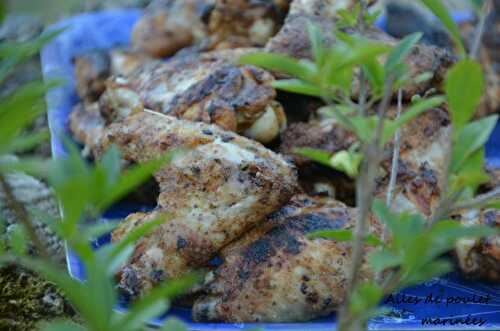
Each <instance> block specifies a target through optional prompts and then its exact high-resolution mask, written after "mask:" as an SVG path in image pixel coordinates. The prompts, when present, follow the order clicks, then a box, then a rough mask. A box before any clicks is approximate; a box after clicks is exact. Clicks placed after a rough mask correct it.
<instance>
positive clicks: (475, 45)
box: [469, 0, 490, 59]
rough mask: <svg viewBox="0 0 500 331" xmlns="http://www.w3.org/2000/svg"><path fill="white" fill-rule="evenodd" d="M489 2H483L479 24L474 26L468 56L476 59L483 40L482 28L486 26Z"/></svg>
mask: <svg viewBox="0 0 500 331" xmlns="http://www.w3.org/2000/svg"><path fill="white" fill-rule="evenodd" d="M489 4H490V1H488V0H486V1H485V2H484V4H483V8H482V9H481V17H480V19H479V24H478V25H477V27H476V31H475V35H474V40H473V42H472V47H471V49H470V54H469V56H470V57H471V58H472V59H476V58H477V56H478V53H479V48H480V47H481V41H482V40H483V34H484V28H485V26H486V17H487V16H488V12H489V7H490V6H489Z"/></svg>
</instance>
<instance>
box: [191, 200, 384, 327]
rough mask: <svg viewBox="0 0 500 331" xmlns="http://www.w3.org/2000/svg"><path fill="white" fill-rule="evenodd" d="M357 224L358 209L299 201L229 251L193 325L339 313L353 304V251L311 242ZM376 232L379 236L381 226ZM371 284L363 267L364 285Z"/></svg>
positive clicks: (347, 245) (289, 319) (339, 245)
mask: <svg viewBox="0 0 500 331" xmlns="http://www.w3.org/2000/svg"><path fill="white" fill-rule="evenodd" d="M355 218H356V210H355V209H353V208H349V207H346V206H345V205H344V204H343V203H341V202H338V201H336V200H333V199H330V198H311V197H308V196H306V195H298V196H295V197H294V198H293V199H292V200H291V201H290V202H289V203H288V204H287V205H286V206H284V207H283V208H282V209H281V210H280V211H277V212H275V213H273V214H271V215H270V216H269V217H268V218H267V219H266V221H265V222H264V223H262V224H261V225H259V227H258V228H256V229H254V230H252V231H250V232H249V233H247V234H245V235H244V236H243V237H242V238H241V239H240V240H238V241H236V242H235V243H233V244H231V245H229V246H228V247H226V248H224V249H223V250H222V253H221V255H222V258H223V260H224V262H223V264H222V265H221V266H220V267H218V268H217V269H216V270H215V271H214V273H213V274H212V275H209V276H208V277H207V283H206V285H205V287H204V289H205V291H206V295H205V296H204V297H201V298H200V299H199V300H198V301H196V302H195V304H194V307H193V317H194V319H195V320H197V321H226V322H261V321H266V322H294V321H305V320H310V319H313V318H315V317H319V316H324V315H328V314H330V313H332V312H333V311H334V310H335V309H336V308H338V306H339V305H340V304H341V303H342V302H343V301H344V299H345V296H346V286H347V277H348V269H349V265H350V254H351V244H350V243H346V242H342V243H341V242H336V241H330V240H326V239H313V238H309V237H308V234H309V233H311V232H314V231H317V230H332V229H333V230H337V229H351V228H353V227H354V224H355ZM370 232H371V233H373V234H375V235H380V227H379V225H378V223H377V222H376V221H375V219H371V222H370ZM369 249H370V248H366V250H369ZM371 276H372V272H371V270H370V268H369V267H368V266H367V265H366V264H364V265H363V267H362V269H361V276H360V277H361V278H362V279H364V280H367V279H369V278H370V277H371Z"/></svg>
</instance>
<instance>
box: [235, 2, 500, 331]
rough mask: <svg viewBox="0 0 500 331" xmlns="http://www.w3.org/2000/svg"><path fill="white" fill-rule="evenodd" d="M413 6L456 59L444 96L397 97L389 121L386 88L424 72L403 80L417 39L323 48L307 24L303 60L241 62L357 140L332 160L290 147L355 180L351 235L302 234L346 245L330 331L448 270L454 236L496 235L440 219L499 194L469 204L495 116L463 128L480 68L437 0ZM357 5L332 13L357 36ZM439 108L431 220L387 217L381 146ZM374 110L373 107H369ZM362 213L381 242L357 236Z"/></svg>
mask: <svg viewBox="0 0 500 331" xmlns="http://www.w3.org/2000/svg"><path fill="white" fill-rule="evenodd" d="M422 2H423V3H424V4H425V5H426V6H427V7H428V8H430V9H431V10H432V11H433V12H434V13H435V14H436V16H438V17H439V18H440V19H441V20H442V22H443V25H444V26H445V27H446V28H447V29H448V30H449V31H450V34H451V36H452V39H453V40H454V42H455V44H456V47H457V50H458V52H459V55H460V56H461V57H462V60H460V61H459V62H458V63H456V64H455V65H454V66H453V68H452V69H450V70H449V72H448V75H447V78H446V82H445V92H446V96H441V95H437V96H433V97H430V98H422V97H420V96H419V97H418V98H412V104H411V105H410V106H409V107H407V108H406V109H405V111H404V112H402V102H401V93H399V97H398V99H399V100H398V101H399V102H398V116H396V118H395V119H388V118H386V113H387V109H388V107H389V104H390V100H391V98H392V96H393V94H394V92H395V91H398V90H400V89H401V88H402V87H404V86H405V85H406V84H408V83H412V82H420V81H422V80H425V79H428V77H429V75H428V74H427V73H424V74H422V75H420V76H419V77H410V76H409V72H408V70H407V68H406V65H405V63H404V59H405V57H406V56H407V55H408V54H409V52H410V51H411V49H412V48H413V47H414V45H415V44H416V43H417V42H418V41H419V39H420V37H421V34H419V33H417V34H413V35H410V36H407V37H406V38H404V39H403V40H401V41H400V42H399V43H398V44H397V45H396V46H394V47H390V46H387V45H384V44H383V43H380V42H376V41H373V40H369V39H367V38H365V37H363V36H362V35H359V34H353V35H347V34H345V33H343V32H339V31H334V35H335V40H336V42H335V43H334V44H333V45H332V46H327V45H325V44H324V40H325V38H323V36H322V34H321V32H320V30H319V28H317V27H315V26H310V27H309V28H308V31H309V39H310V41H311V50H312V59H311V60H307V59H305V60H297V59H293V58H289V57H287V56H284V55H277V54H266V53H256V54H252V55H247V56H244V57H242V58H241V62H243V63H247V64H253V65H256V66H260V67H263V68H266V69H268V70H272V71H277V72H280V73H282V74H286V75H289V76H290V78H288V79H285V80H279V81H277V82H275V83H274V86H275V87H276V88H278V89H282V90H284V91H287V92H291V93H300V94H304V95H309V96H316V97H319V98H321V99H322V100H323V101H324V102H325V103H326V104H327V107H326V108H325V109H326V110H324V111H323V115H325V114H326V115H327V116H331V117H332V118H333V119H334V120H335V122H336V123H337V124H339V125H341V126H342V127H344V128H345V129H347V130H350V131H351V132H353V133H354V134H355V135H356V137H357V138H358V141H359V144H357V145H355V146H353V147H351V148H350V149H349V150H344V151H340V152H338V153H335V154H333V155H332V154H331V153H328V152H325V151H321V150H315V149H310V148H301V149H297V150H296V152H297V154H299V155H301V156H305V157H308V158H310V159H312V160H314V161H316V162H318V163H321V164H323V165H326V166H329V167H332V168H335V169H337V170H340V171H344V172H345V173H346V174H347V175H349V176H351V177H355V178H356V193H357V194H356V205H357V208H358V219H357V221H356V228H355V230H354V231H349V230H341V231H319V232H317V233H313V234H311V236H312V237H322V238H329V239H332V240H337V241H352V243H353V248H352V262H351V263H352V267H351V270H350V274H349V277H350V278H349V284H348V299H347V303H346V305H345V307H343V308H342V309H341V311H340V316H339V324H338V328H339V330H360V329H364V328H366V322H367V320H368V319H369V318H371V317H374V316H376V315H379V314H381V313H383V311H384V310H383V309H381V308H379V307H378V303H379V302H380V300H381V299H382V298H383V296H384V295H387V294H389V293H391V292H393V291H395V290H400V289H402V288H404V287H407V286H409V285H413V284H416V283H419V282H422V281H425V280H427V279H429V278H431V277H435V276H439V275H442V274H444V273H446V272H448V271H449V270H450V265H449V263H448V261H446V260H443V259H441V258H440V256H441V255H442V254H443V253H445V252H446V251H448V250H450V249H452V248H453V246H454V244H455V242H456V241H457V240H458V239H460V238H463V237H481V236H486V235H492V234H496V233H498V232H495V231H494V230H492V229H490V228H484V227H464V226H462V225H461V224H460V223H458V222H455V221H450V220H448V218H449V214H450V213H451V212H452V211H453V210H457V209H458V208H463V207H464V206H467V207H478V206H482V205H486V204H487V203H489V202H491V201H492V199H494V198H495V197H498V196H499V195H500V190H498V189H497V190H495V191H494V192H491V193H489V194H488V195H487V196H486V195H485V196H480V197H476V198H474V195H475V191H476V189H477V187H478V186H479V185H480V184H481V183H483V182H484V181H485V180H486V179H487V177H486V176H485V174H484V172H483V168H484V167H483V166H484V148H483V146H484V143H485V142H486V140H487V139H488V137H489V135H490V133H491V131H492V130H493V128H494V126H495V124H496V122H497V116H490V117H487V118H483V119H481V120H477V121H473V122H471V118H472V116H473V114H474V112H475V110H476V107H477V106H478V104H479V101H480V98H481V96H482V93H483V88H484V82H483V81H484V78H483V73H482V70H481V67H480V65H479V64H478V63H477V62H476V61H474V60H473V59H471V58H467V57H466V53H465V47H464V45H463V42H462V39H461V37H460V33H459V30H458V28H457V27H456V25H455V24H454V22H453V20H452V19H451V17H450V15H449V14H448V12H447V11H446V10H445V8H444V6H443V5H442V3H441V2H440V1H434V0H422ZM361 3H362V4H361V5H360V6H358V7H356V10H354V11H353V12H346V11H341V12H340V13H339V16H340V22H341V24H343V25H345V26H349V27H353V26H354V27H356V28H358V31H361V32H362V31H363V30H364V28H365V25H367V24H368V25H369V24H370V23H371V20H370V19H368V16H367V14H365V13H363V9H364V7H366V6H363V2H361ZM360 18H361V19H360ZM480 31H481V30H480ZM479 38H480V37H479ZM353 81H357V84H353V83H352V82H353ZM353 100H357V102H354V101H353ZM444 102H448V104H449V109H450V115H451V122H452V133H451V134H450V139H449V144H448V146H444V147H445V151H446V154H447V160H448V162H447V165H446V166H445V169H443V170H444V172H445V175H444V182H443V183H442V186H441V188H442V191H443V193H442V195H441V201H440V203H439V206H438V208H437V209H436V210H435V212H434V214H433V217H432V219H430V220H426V219H425V218H424V217H423V216H422V215H418V214H416V215H411V214H407V213H401V214H397V213H393V212H391V211H390V205H391V203H392V201H391V200H392V199H391V198H390V197H391V194H392V190H393V189H394V185H395V182H396V179H397V178H396V173H397V170H396V169H397V162H398V159H399V157H398V152H399V150H396V148H395V149H394V155H395V157H393V164H392V170H393V171H392V173H391V179H390V185H389V187H388V193H387V194H388V198H387V201H386V203H383V202H381V201H374V200H373V195H374V194H373V193H374V188H375V177H376V172H377V168H378V165H379V163H380V155H381V154H382V149H383V147H384V146H385V145H386V144H387V142H389V141H390V140H392V139H394V136H396V138H395V139H396V142H395V146H399V145H398V139H399V138H398V134H397V132H398V131H399V129H400V128H401V127H402V126H403V125H405V124H406V123H408V122H409V121H411V120H413V119H414V118H416V117H417V116H418V115H420V114H422V113H423V112H425V111H426V110H427V109H430V108H434V107H438V106H439V105H441V104H443V103H444ZM373 108H377V109H376V111H374V110H373ZM370 212H372V213H373V214H374V215H375V216H376V217H377V218H378V219H379V221H380V222H381V223H382V224H384V227H385V233H384V237H383V238H381V240H380V239H379V238H374V237H373V235H372V234H367V233H366V228H367V219H368V215H369V213H370ZM364 245H373V246H375V247H377V248H376V249H375V250H374V251H373V252H372V253H371V254H370V255H369V256H368V261H369V263H370V265H371V266H372V268H373V270H374V271H375V273H376V276H375V279H374V280H373V282H371V283H364V284H359V283H358V280H357V279H358V277H357V275H358V273H359V270H360V266H361V262H362V258H363V246H364Z"/></svg>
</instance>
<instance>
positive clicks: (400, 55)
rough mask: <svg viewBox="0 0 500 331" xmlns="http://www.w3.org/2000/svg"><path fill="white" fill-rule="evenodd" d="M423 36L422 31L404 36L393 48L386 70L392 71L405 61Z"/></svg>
mask: <svg viewBox="0 0 500 331" xmlns="http://www.w3.org/2000/svg"><path fill="white" fill-rule="evenodd" d="M420 38H422V33H421V32H416V33H413V34H411V35H408V36H406V37H404V38H403V39H402V40H401V41H400V42H399V43H398V44H397V45H396V47H394V48H393V50H392V51H391V52H390V53H389V57H388V58H387V61H386V62H385V70H386V71H387V72H388V73H390V72H392V71H394V69H395V68H396V66H397V65H398V64H399V63H401V62H402V61H404V59H405V58H406V56H408V54H409V53H410V51H411V49H412V47H413V46H415V44H416V43H417V42H418V41H419V40H420Z"/></svg>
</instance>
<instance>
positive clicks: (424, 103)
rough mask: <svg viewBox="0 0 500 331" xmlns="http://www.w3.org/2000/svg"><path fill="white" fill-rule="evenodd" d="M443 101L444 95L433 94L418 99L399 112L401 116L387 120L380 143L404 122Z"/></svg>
mask: <svg viewBox="0 0 500 331" xmlns="http://www.w3.org/2000/svg"><path fill="white" fill-rule="evenodd" d="M444 102H445V98H444V97H442V96H435V97H432V98H428V99H422V100H419V101H417V102H415V103H413V104H412V105H411V106H410V107H409V108H407V109H406V110H405V111H404V112H403V113H402V114H401V116H399V118H397V119H396V120H394V121H387V122H386V125H385V128H384V132H383V135H382V144H385V143H387V142H388V141H389V140H390V139H392V137H393V136H394V134H395V133H396V131H397V130H398V129H399V128H400V127H401V126H403V125H405V124H406V123H408V122H409V121H411V120H412V119H414V118H415V117H417V116H418V115H420V114H422V113H423V112H425V111H427V110H429V109H432V108H435V107H438V106H440V105H441V104H442V103H444Z"/></svg>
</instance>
